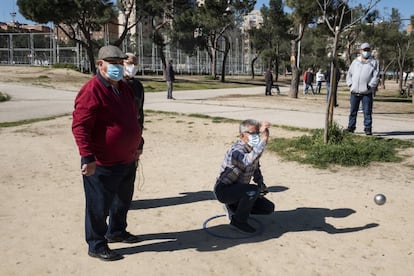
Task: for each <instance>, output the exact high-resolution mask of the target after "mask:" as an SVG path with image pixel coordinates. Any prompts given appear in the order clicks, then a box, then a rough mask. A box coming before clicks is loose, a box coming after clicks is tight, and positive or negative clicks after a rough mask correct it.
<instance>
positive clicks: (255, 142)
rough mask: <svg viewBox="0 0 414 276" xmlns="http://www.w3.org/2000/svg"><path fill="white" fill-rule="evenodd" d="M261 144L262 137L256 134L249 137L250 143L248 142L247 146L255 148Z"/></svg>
mask: <svg viewBox="0 0 414 276" xmlns="http://www.w3.org/2000/svg"><path fill="white" fill-rule="evenodd" d="M259 143H260V135H259V134H257V133H255V134H250V135H249V142H247V144H248V145H249V146H251V147H255V146H257V145H258V144H259Z"/></svg>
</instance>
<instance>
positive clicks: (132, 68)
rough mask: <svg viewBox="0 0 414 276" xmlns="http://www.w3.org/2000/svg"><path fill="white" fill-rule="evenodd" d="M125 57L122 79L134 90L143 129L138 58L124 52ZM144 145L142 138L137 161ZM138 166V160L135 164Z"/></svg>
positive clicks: (141, 88) (141, 90)
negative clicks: (137, 76)
mask: <svg viewBox="0 0 414 276" xmlns="http://www.w3.org/2000/svg"><path fill="white" fill-rule="evenodd" d="M126 55H127V57H128V58H127V59H125V60H124V79H125V81H126V82H127V83H128V84H129V86H130V87H131V89H132V92H134V98H135V102H136V104H137V108H138V114H137V116H138V120H139V123H140V125H141V129H142V130H144V100H145V98H144V86H143V85H142V83H141V82H140V81H139V80H138V79H137V78H135V75H136V74H137V72H138V58H137V56H136V55H134V54H133V53H126ZM143 147H144V138H142V139H141V144H140V146H139V148H138V151H137V161H138V159H139V157H140V156H141V154H142V151H143ZM136 165H137V166H138V162H137V164H136Z"/></svg>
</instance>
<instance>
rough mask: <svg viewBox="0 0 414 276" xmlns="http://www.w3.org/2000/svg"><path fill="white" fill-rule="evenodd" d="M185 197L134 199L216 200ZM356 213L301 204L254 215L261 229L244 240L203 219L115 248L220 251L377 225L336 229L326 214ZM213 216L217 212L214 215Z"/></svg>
mask: <svg viewBox="0 0 414 276" xmlns="http://www.w3.org/2000/svg"><path fill="white" fill-rule="evenodd" d="M286 189H287V188H286V187H270V191H271V192H280V191H283V190H286ZM183 195H184V196H182V197H174V198H166V199H155V200H143V201H141V200H138V201H137V202H135V203H134V204H135V208H140V209H141V208H155V207H161V206H170V205H177V204H185V203H190V202H196V201H201V200H215V198H214V195H213V193H212V192H208V191H201V192H196V193H183ZM354 213H355V210H353V209H349V208H340V209H327V208H313V207H302V208H297V209H294V210H286V211H276V212H274V213H273V214H271V215H267V216H254V218H255V220H256V221H259V222H260V224H261V227H262V231H261V232H260V233H258V234H257V235H256V236H252V237H251V238H248V239H246V238H243V239H225V238H224V239H223V238H219V237H216V236H214V235H210V234H209V233H207V232H206V231H205V230H204V229H203V227H202V225H203V222H204V220H207V219H208V218H200V228H199V229H194V230H188V231H178V232H165V233H152V234H142V235H140V238H141V240H142V241H141V242H140V243H137V244H135V245H131V246H130V247H123V248H119V249H116V251H117V252H118V253H120V254H122V255H129V254H137V253H141V252H149V251H152V252H167V251H177V250H185V249H195V250H197V251H201V252H206V251H217V250H223V249H226V248H230V247H233V246H236V245H239V244H244V243H257V242H262V241H266V240H270V239H275V238H279V237H281V236H282V235H283V234H285V233H289V232H303V231H323V232H326V233H327V234H332V235H333V234H341V233H351V232H356V231H362V230H366V229H370V228H373V227H377V226H378V224H376V223H368V224H366V225H363V226H349V227H344V228H336V227H335V226H333V225H331V224H329V223H327V222H326V218H327V217H332V218H337V219H340V218H345V217H347V216H349V215H352V214H354ZM212 215H214V214H212ZM220 219H222V220H221V221H219V223H220V222H222V223H221V224H218V225H212V226H211V227H209V226H207V227H208V230H209V232H210V233H220V234H221V233H225V234H224V236H226V235H237V233H238V232H236V231H234V230H232V229H231V228H230V227H229V225H228V221H227V220H226V219H225V218H224V217H223V218H220Z"/></svg>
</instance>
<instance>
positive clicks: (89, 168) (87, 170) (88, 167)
mask: <svg viewBox="0 0 414 276" xmlns="http://www.w3.org/2000/svg"><path fill="white" fill-rule="evenodd" d="M95 171H96V161H94V162H91V163H87V164H83V165H82V168H81V172H82V174H83V175H85V176H91V175H93V174H94V173H95Z"/></svg>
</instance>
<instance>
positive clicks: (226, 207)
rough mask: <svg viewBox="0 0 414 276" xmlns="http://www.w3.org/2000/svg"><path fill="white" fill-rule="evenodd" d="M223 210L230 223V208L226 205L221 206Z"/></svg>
mask: <svg viewBox="0 0 414 276" xmlns="http://www.w3.org/2000/svg"><path fill="white" fill-rule="evenodd" d="M223 209H224V212H225V214H226V216H227V219H228V220H229V221H231V218H232V217H233V215H234V212H233V211H232V210H231V209H230V207H229V206H228V205H227V204H223Z"/></svg>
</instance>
